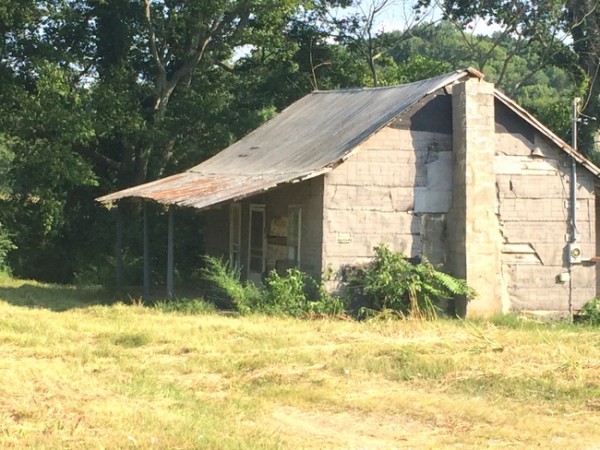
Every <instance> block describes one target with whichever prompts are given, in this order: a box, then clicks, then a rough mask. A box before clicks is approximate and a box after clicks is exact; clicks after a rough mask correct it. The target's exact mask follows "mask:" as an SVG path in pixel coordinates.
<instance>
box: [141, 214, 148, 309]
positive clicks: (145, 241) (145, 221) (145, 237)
mask: <svg viewBox="0 0 600 450" xmlns="http://www.w3.org/2000/svg"><path fill="white" fill-rule="evenodd" d="M142 209H143V212H144V237H143V241H144V289H143V294H142V299H144V300H148V299H149V298H150V242H149V237H148V212H147V208H146V202H144V203H143V204H142Z"/></svg>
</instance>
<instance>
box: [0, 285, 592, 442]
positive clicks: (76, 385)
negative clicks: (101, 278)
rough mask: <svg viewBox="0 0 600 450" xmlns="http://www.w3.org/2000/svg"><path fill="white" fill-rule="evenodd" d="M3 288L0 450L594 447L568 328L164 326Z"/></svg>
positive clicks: (517, 324) (574, 339)
mask: <svg viewBox="0 0 600 450" xmlns="http://www.w3.org/2000/svg"><path fill="white" fill-rule="evenodd" d="M108 298H109V297H107V296H106V294H103V293H102V292H101V291H97V290H93V289H83V290H81V289H75V288H68V287H57V286H49V285H41V284H36V283H32V282H23V281H12V280H8V279H3V280H0V447H1V448H49V449H52V448H57V449H58V448H110V449H112V448H169V449H177V448H182V449H188V448H190V449H191V448H211V449H212V448H215V449H221V448H225V449H228V448H235V449H238V448H283V449H287V448H315V449H317V448H318V449H321V448H357V449H358V448H360V449H392V448H417V449H421V448H454V447H455V448H473V449H475V448H477V449H479V448H544V449H545V448H557V449H558V448H560V449H564V448H568V449H578V448H581V449H591V448H599V447H600V334H599V333H598V332H597V331H595V330H593V329H589V328H581V327H574V326H571V325H556V324H555V325H540V324H536V323H532V322H521V321H518V320H516V319H514V318H513V319H504V320H502V321H499V320H497V321H495V322H494V321H491V322H460V321H439V322H412V321H404V322H399V321H379V322H376V321H375V322H374V321H371V322H363V323H356V322H346V321H336V320H312V321H308V320H307V321H302V320H293V319H283V318H267V317H244V318H237V317H231V316H222V315H216V314H208V315H202V316H183V315H176V314H166V313H162V312H160V311H157V310H154V309H151V308H146V307H143V306H140V305H125V304H122V303H121V304H115V305H113V306H101V305H98V304H95V303H98V302H101V301H105V300H107V299H108Z"/></svg>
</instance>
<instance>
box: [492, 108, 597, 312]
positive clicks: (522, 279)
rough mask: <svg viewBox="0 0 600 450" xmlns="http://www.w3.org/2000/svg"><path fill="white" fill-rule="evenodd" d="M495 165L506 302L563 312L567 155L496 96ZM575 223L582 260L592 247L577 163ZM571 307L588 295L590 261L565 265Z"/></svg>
mask: <svg viewBox="0 0 600 450" xmlns="http://www.w3.org/2000/svg"><path fill="white" fill-rule="evenodd" d="M496 111H497V114H496V156H495V163H494V167H495V172H496V185H497V190H498V201H499V214H500V220H501V223H500V224H501V231H502V236H503V247H502V275H503V280H504V285H505V287H506V290H507V293H508V299H509V305H508V309H509V310H510V311H515V312H517V311H518V312H535V313H544V314H552V315H565V314H567V313H568V305H569V285H568V282H561V281H560V279H559V275H560V274H561V273H565V272H567V271H568V259H567V253H566V246H567V242H568V233H569V231H570V227H569V217H570V201H569V200H570V182H571V180H570V172H571V158H570V157H569V155H567V154H566V153H565V152H564V151H562V150H561V149H559V148H558V147H556V145H555V144H553V143H552V142H550V141H549V140H548V139H547V138H546V137H544V136H543V135H541V134H540V133H539V132H537V131H536V130H535V129H534V128H533V127H531V126H529V125H528V124H527V123H525V122H524V121H522V120H521V119H520V118H519V117H518V116H517V115H516V114H515V113H514V112H512V111H510V110H509V109H508V108H507V107H506V106H505V105H503V104H502V103H501V102H499V101H497V102H496ZM577 181H578V183H577V184H578V185H577V229H578V234H579V241H580V243H581V247H582V254H583V259H584V260H585V259H589V258H591V257H592V256H595V254H596V211H595V194H594V185H595V177H594V175H593V174H592V173H591V172H589V171H588V170H587V169H585V168H583V167H582V166H579V165H578V167H577ZM572 277H573V279H572V281H573V283H572V285H573V297H572V301H573V307H574V309H575V310H577V309H579V308H581V306H582V305H583V304H584V303H585V302H586V301H588V300H589V299H591V298H592V297H594V296H595V295H596V268H595V265H593V264H583V265H575V266H573V273H572Z"/></svg>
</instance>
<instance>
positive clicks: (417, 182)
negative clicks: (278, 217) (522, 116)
mask: <svg viewBox="0 0 600 450" xmlns="http://www.w3.org/2000/svg"><path fill="white" fill-rule="evenodd" d="M426 101H427V100H426ZM449 112H450V111H449ZM410 115H411V112H409V113H407V114H406V115H405V116H403V117H400V118H398V120H397V121H396V122H394V123H392V124H390V125H388V126H386V127H384V128H382V129H381V130H380V131H378V132H376V133H375V134H374V135H372V136H371V137H370V138H369V139H368V140H366V141H365V142H364V143H362V144H361V145H360V146H358V147H357V148H356V149H355V150H354V151H353V152H352V154H351V155H350V156H349V157H348V159H347V160H346V161H345V162H343V163H342V164H341V165H339V166H338V167H337V168H336V169H334V170H333V171H332V172H330V173H328V174H327V175H325V180H324V193H323V194H324V198H323V265H324V268H327V267H331V268H332V269H333V270H334V272H338V274H339V269H340V268H341V267H343V266H345V265H354V264H360V263H364V262H367V261H369V260H370V259H371V258H372V257H373V249H374V247H376V246H377V245H379V244H381V243H385V244H387V245H388V246H389V247H390V248H391V249H393V250H396V251H400V252H402V253H404V254H405V255H407V256H409V257H413V256H420V255H422V254H425V255H426V256H427V257H428V258H429V259H430V260H432V262H434V263H443V262H444V261H445V255H446V249H445V245H446V242H445V237H446V236H445V214H446V213H447V212H448V210H449V208H450V206H451V203H452V191H451V185H452V136H451V135H450V134H447V133H443V132H427V131H419V130H415V129H414V127H411V126H406V125H405V123H406V122H410ZM446 120H448V121H451V115H450V114H447V115H446ZM411 128H412V129H411Z"/></svg>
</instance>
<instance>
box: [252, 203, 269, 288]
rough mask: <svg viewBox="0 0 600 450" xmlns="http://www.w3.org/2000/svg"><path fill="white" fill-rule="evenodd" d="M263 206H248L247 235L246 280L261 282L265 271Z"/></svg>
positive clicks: (255, 282) (264, 217)
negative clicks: (248, 221)
mask: <svg viewBox="0 0 600 450" xmlns="http://www.w3.org/2000/svg"><path fill="white" fill-rule="evenodd" d="M265 219H266V216H265V205H250V223H249V235H248V280H249V281H252V282H253V283H254V284H259V283H261V282H262V276H263V273H264V272H265V269H266V239H265V225H266V224H265V222H266V220H265Z"/></svg>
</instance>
